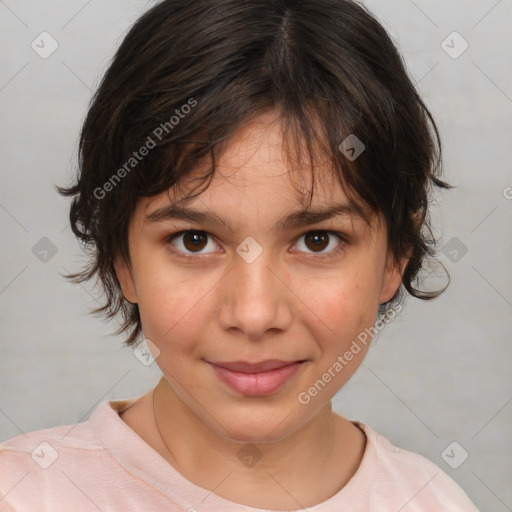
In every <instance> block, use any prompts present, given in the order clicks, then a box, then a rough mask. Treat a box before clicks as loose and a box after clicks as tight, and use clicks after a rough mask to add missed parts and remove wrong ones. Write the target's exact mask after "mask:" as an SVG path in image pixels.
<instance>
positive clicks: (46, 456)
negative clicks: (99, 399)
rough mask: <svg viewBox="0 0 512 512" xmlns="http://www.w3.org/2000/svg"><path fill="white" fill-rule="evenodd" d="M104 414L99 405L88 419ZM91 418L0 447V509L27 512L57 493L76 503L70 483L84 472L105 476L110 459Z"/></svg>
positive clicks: (16, 439)
mask: <svg viewBox="0 0 512 512" xmlns="http://www.w3.org/2000/svg"><path fill="white" fill-rule="evenodd" d="M106 413H107V412H106V411H105V404H102V405H100V407H98V408H97V410H96V411H95V412H94V414H93V416H92V417H91V418H93V417H94V418H98V415H100V416H101V415H105V414H106ZM107 414H108V413H107ZM91 418H90V419H89V420H87V421H83V422H79V423H75V424H69V425H60V426H56V427H52V428H45V429H41V430H35V431H33V432H29V433H26V434H20V435H19V436H16V437H13V438H11V439H9V440H7V441H4V442H2V443H0V475H1V476H0V496H1V497H2V506H5V507H7V506H11V507H13V510H20V509H26V508H30V507H31V506H33V505H34V504H35V503H38V504H41V503H42V500H48V499H49V496H50V495H51V496H54V495H57V494H58V493H56V492H55V491H56V490H57V489H58V490H59V493H61V492H62V494H64V495H67V494H69V500H70V502H73V501H72V500H74V502H75V503H78V502H79V499H80V497H79V496H76V492H77V488H76V486H74V485H71V484H70V481H71V480H73V481H76V475H77V474H78V475H81V474H82V473H81V472H82V469H83V468H93V469H94V471H93V473H94V474H95V476H96V477H103V476H105V475H104V474H103V473H104V472H105V469H104V468H106V467H108V464H105V462H106V461H107V460H109V459H110V455H109V452H108V450H107V449H106V447H105V446H104V444H103V443H102V441H101V439H99V438H98V437H97V436H96V434H95V431H94V429H93V428H91ZM64 497H65V496H64ZM50 501H51V500H50ZM50 501H49V502H48V503H50ZM45 503H46V501H45ZM51 503H52V505H53V504H54V503H53V502H51ZM2 510H3V508H2ZM7 510H9V509H7ZM44 510H46V508H45V509H44ZM84 510H85V509H84Z"/></svg>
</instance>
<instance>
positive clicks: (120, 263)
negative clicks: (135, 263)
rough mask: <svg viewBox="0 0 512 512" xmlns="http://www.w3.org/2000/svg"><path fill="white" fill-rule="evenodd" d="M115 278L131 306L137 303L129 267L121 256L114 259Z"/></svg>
mask: <svg viewBox="0 0 512 512" xmlns="http://www.w3.org/2000/svg"><path fill="white" fill-rule="evenodd" d="M114 268H115V271H116V276H117V279H118V281H119V284H120V285H121V289H122V290H123V295H124V298H125V299H126V300H127V301H128V302H131V303H132V304H136V303H137V291H136V288H135V281H134V279H133V274H132V270H131V267H130V266H129V265H128V264H127V263H126V261H125V260H124V258H122V257H121V256H118V257H116V259H115V261H114Z"/></svg>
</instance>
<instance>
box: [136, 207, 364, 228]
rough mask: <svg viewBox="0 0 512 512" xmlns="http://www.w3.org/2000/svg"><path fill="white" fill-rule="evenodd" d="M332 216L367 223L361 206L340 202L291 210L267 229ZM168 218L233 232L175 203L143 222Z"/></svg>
mask: <svg viewBox="0 0 512 512" xmlns="http://www.w3.org/2000/svg"><path fill="white" fill-rule="evenodd" d="M334 217H350V218H352V217H358V218H360V219H362V220H364V221H365V222H367V223H368V218H367V216H366V215H365V214H364V212H363V211H362V209H361V208H357V207H356V206H353V205H351V204H345V203H342V204H335V205H329V206H327V207H324V208H317V209H310V208H305V209H303V210H298V211H295V212H292V213H290V214H288V215H286V216H285V217H283V218H282V219H281V220H279V221H278V222H276V224H274V226H272V228H270V230H269V231H270V232H271V233H274V232H275V231H277V230H278V229H287V228H293V227H297V226H307V225H309V224H315V223H317V222H321V221H323V220H327V219H331V218H334ZM168 220H186V221H190V222H195V223H197V224H211V225H216V226H219V227H224V228H225V229H227V230H228V231H229V232H231V233H233V229H232V228H231V227H230V226H229V224H228V223H227V222H226V221H225V220H224V219H223V218H222V217H219V216H218V215H217V214H216V213H214V212H211V211H210V212H202V211H198V210H194V209H191V208H188V207H187V206H181V205H179V204H177V203H174V204H169V205H167V206H163V207H161V208H158V209H157V210H155V211H153V212H151V213H150V214H148V215H146V218H145V222H150V223H158V222H165V221H168Z"/></svg>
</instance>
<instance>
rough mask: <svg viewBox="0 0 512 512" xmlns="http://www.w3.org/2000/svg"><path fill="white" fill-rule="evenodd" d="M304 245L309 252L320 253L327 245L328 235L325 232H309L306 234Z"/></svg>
mask: <svg viewBox="0 0 512 512" xmlns="http://www.w3.org/2000/svg"><path fill="white" fill-rule="evenodd" d="M306 245H307V246H308V248H309V249H311V250H318V251H322V250H324V249H325V248H326V247H327V246H328V245H329V235H328V234H326V232H325V231H311V232H310V233H307V234H306Z"/></svg>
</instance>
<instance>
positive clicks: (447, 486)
mask: <svg viewBox="0 0 512 512" xmlns="http://www.w3.org/2000/svg"><path fill="white" fill-rule="evenodd" d="M356 424H357V425H358V426H359V427H360V428H362V429H363V430H364V432H365V434H366V436H367V439H368V444H369V445H370V446H371V449H372V450H373V453H374V461H375V466H376V467H375V471H374V479H373V485H372V489H373V490H374V491H375V492H376V493H377V494H379V493H382V494H383V495H389V494H390V493H393V495H394V496H395V497H396V498H397V504H401V506H403V507H405V506H406V504H409V506H410V507H411V510H428V509H429V507H430V509H431V508H432V507H433V506H436V505H437V506H441V505H442V507H443V508H442V509H443V510H450V511H451V512H478V510H477V508H476V507H475V505H474V504H473V503H472V502H471V500H470V499H469V497H468V496H467V494H466V493H465V492H464V491H463V490H462V488H461V487H460V486H459V485H458V484H457V483H456V482H455V481H454V480H453V479H452V478H450V477H449V476H448V475H447V474H446V473H445V472H444V471H443V470H442V469H441V468H440V467H439V466H437V465H436V464H434V463H433V462H432V461H430V460H428V459H427V458H426V457H423V456H422V455H419V454H417V453H414V452H410V451H408V450H405V449H403V448H399V447H397V446H395V445H394V444H392V443H391V442H390V441H389V440H388V439H387V438H386V437H384V436H383V435H381V434H379V433H377V432H375V431H374V430H373V429H371V428H370V427H369V426H368V425H365V424H363V423H360V422H356ZM417 507H419V508H417ZM399 508H400V507H399ZM407 510H409V508H407Z"/></svg>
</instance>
